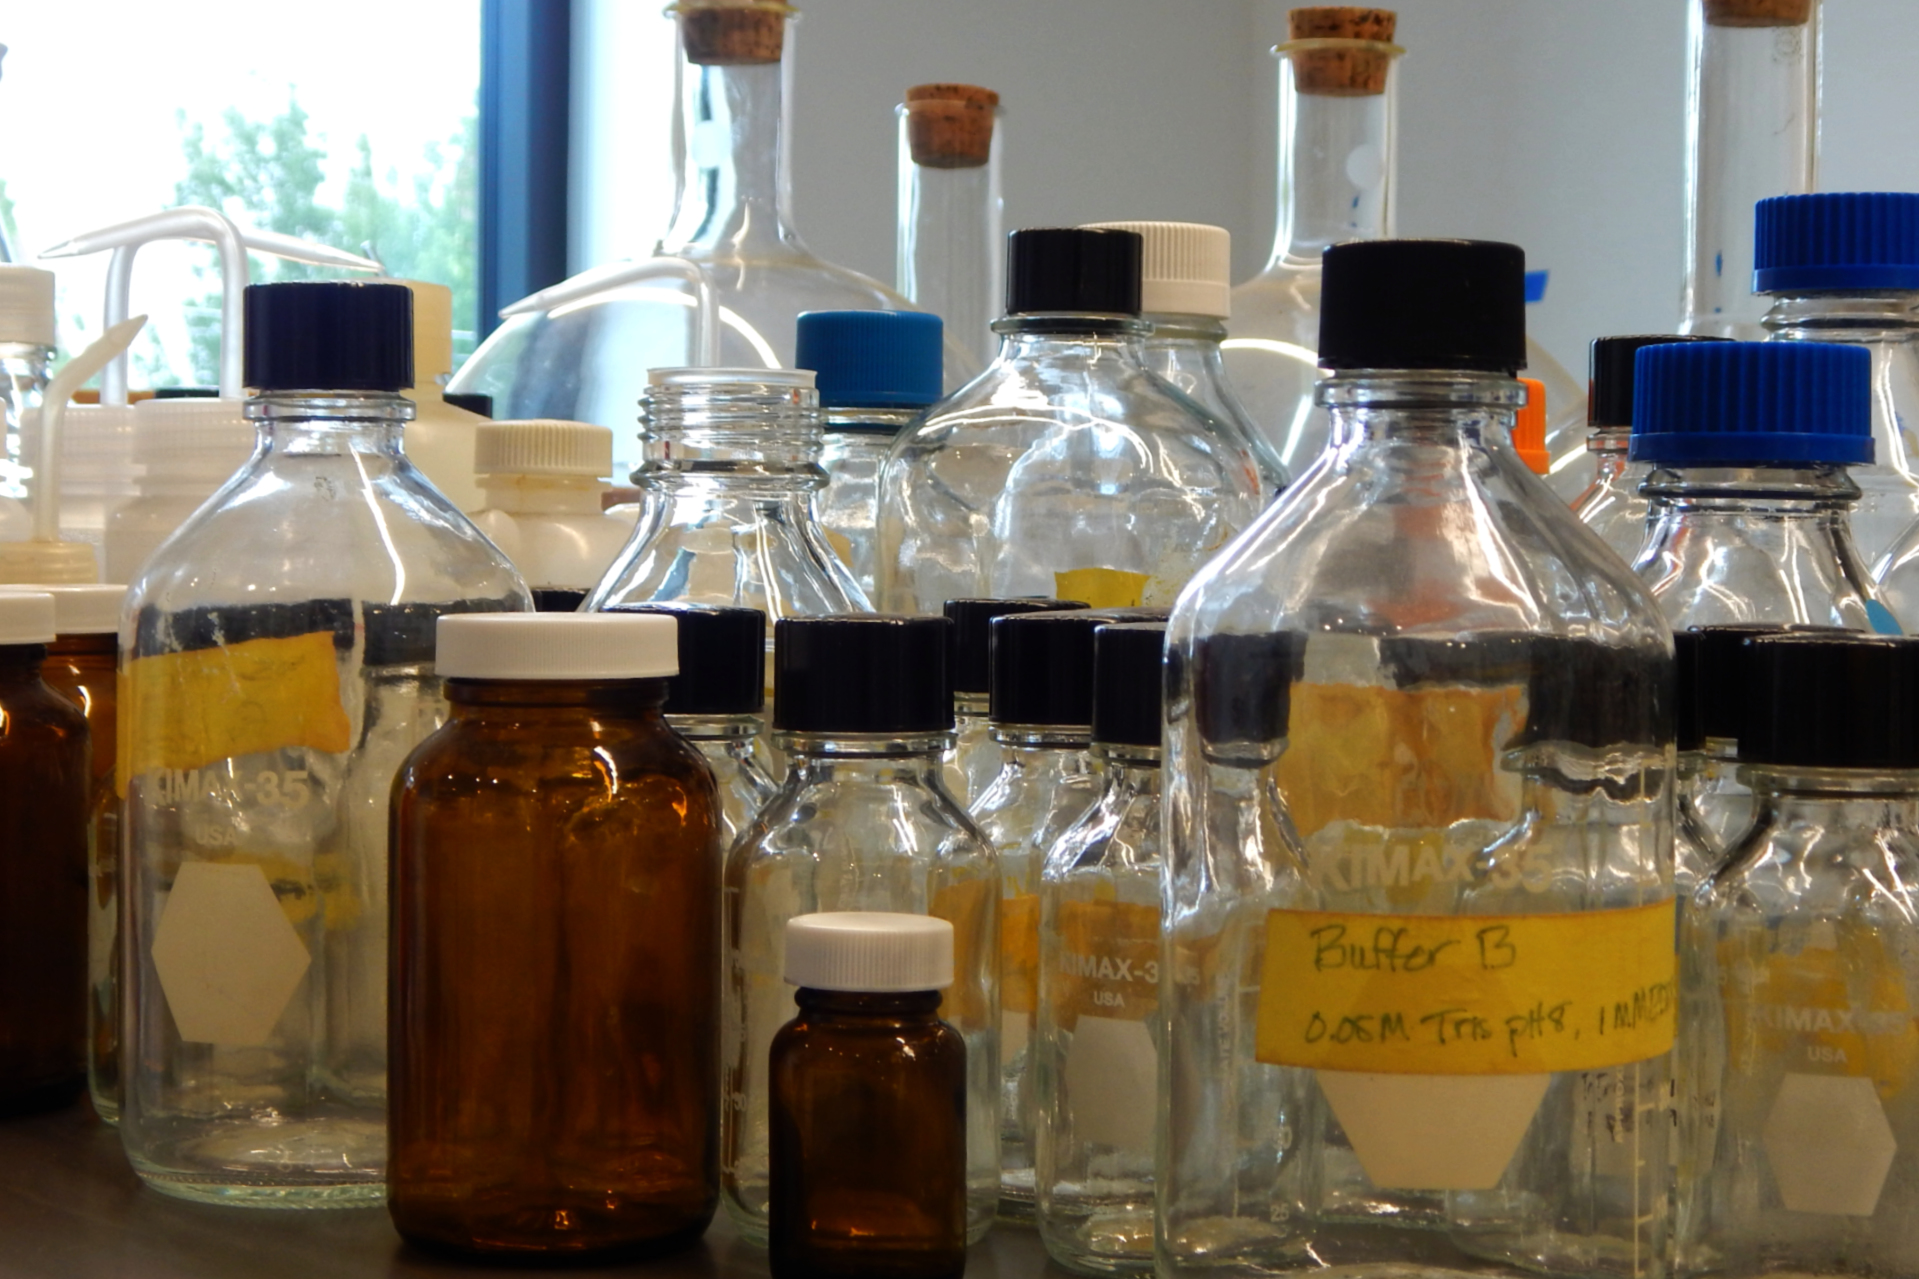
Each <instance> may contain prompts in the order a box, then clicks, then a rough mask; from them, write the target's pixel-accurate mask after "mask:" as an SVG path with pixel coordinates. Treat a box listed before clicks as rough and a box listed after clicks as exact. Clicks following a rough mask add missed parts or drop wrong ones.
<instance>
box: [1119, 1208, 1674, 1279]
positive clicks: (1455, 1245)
mask: <svg viewBox="0 0 1919 1279" xmlns="http://www.w3.org/2000/svg"><path fill="white" fill-rule="evenodd" d="M1301 1225H1302V1226H1305V1227H1306V1228H1304V1229H1296V1230H1288V1229H1286V1227H1285V1225H1284V1224H1283V1223H1281V1222H1265V1221H1260V1220H1256V1219H1250V1218H1244V1217H1239V1218H1233V1217H1218V1218H1210V1219H1207V1218H1202V1219H1196V1220H1189V1221H1187V1222H1185V1223H1184V1224H1183V1225H1182V1226H1181V1227H1180V1229H1179V1231H1178V1235H1177V1237H1175V1238H1173V1239H1169V1240H1166V1241H1164V1242H1163V1243H1162V1244H1161V1245H1160V1255H1159V1265H1158V1267H1157V1269H1158V1273H1159V1274H1160V1275H1162V1276H1166V1277H1167V1279H1172V1277H1174V1276H1185V1277H1187V1279H1200V1277H1201V1276H1205V1277H1206V1279H1216V1277H1221V1276H1227V1275H1232V1276H1248V1277H1250V1276H1264V1275H1285V1274H1293V1273H1297V1272H1301V1271H1311V1272H1313V1275H1314V1279H1467V1277H1468V1276H1471V1277H1473V1279H1487V1277H1488V1276H1493V1275H1512V1276H1523V1275H1532V1274H1539V1273H1550V1274H1553V1275H1555V1276H1559V1279H1576V1277H1578V1276H1589V1277H1591V1279H1602V1277H1610V1279H1626V1277H1628V1276H1631V1277H1634V1279H1661V1277H1662V1276H1665V1275H1667V1274H1669V1273H1670V1267H1669V1266H1668V1265H1667V1262H1666V1257H1665V1256H1664V1254H1663V1252H1662V1251H1661V1250H1660V1249H1659V1248H1658V1247H1657V1246H1656V1245H1655V1244H1651V1243H1649V1244H1648V1246H1647V1247H1646V1248H1645V1249H1644V1250H1642V1251H1641V1252H1640V1253H1639V1255H1637V1256H1635V1255H1633V1249H1632V1248H1631V1247H1630V1245H1629V1244H1627V1243H1626V1242H1625V1241H1623V1240H1612V1239H1595V1238H1593V1237H1592V1236H1577V1237H1566V1236H1557V1235H1554V1234H1553V1233H1552V1232H1545V1233H1542V1234H1539V1235H1532V1234H1526V1233H1522V1232H1516V1231H1515V1232H1493V1231H1488V1232H1485V1233H1483V1234H1481V1233H1476V1232H1475V1233H1471V1234H1468V1235H1466V1237H1464V1238H1456V1237H1454V1235H1453V1234H1452V1233H1450V1232H1444V1231H1438V1230H1430V1229H1422V1228H1417V1227H1414V1228H1406V1227H1403V1226H1394V1225H1390V1224H1387V1223H1384V1222H1375V1223H1369V1224H1364V1225H1361V1224H1352V1225H1341V1224H1338V1223H1333V1222H1326V1221H1323V1220H1322V1221H1320V1222H1317V1223H1304V1222H1302V1223H1301Z"/></svg>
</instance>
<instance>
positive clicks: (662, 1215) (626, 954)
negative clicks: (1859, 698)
mask: <svg viewBox="0 0 1919 1279" xmlns="http://www.w3.org/2000/svg"><path fill="white" fill-rule="evenodd" d="M675 629H676V628H675V624H674V622H673V619H672V618H670V617H658V616H653V617H641V616H634V615H632V614H618V615H612V614H578V613H573V614H525V613H522V614H493V615H470V616H448V617H442V618H441V619H440V621H439V628H438V644H437V651H436V657H435V661H436V664H437V667H438V670H439V673H440V676H441V678H442V679H444V680H445V681H446V684H445V687H446V696H447V701H448V703H449V717H448V720H447V723H446V724H445V725H443V726H442V727H441V728H440V729H439V730H438V731H437V732H435V733H434V734H433V735H432V736H430V737H428V738H427V739H426V740H425V741H423V742H421V743H420V745H419V746H417V747H416V748H414V751H413V753H412V754H411V755H409V756H407V759H406V762H405V763H404V764H403V765H402V766H401V768H400V770H399V774H398V776H397V777H396V779H395V781H394V802H393V921H394V923H393V974H392V990H393V998H394V1003H393V1008H392V1027H393V1039H392V1049H391V1054H390V1064H389V1067H388V1072H389V1079H390V1083H389V1092H390V1101H389V1105H390V1115H389V1123H390V1129H391V1132H392V1151H391V1155H390V1158H389V1165H388V1178H387V1180H388V1185H389V1190H388V1198H387V1211H388V1212H389V1213H390V1214H391V1215H392V1218H393V1224H394V1225H395V1226H396V1227H397V1228H398V1229H399V1232H400V1234H401V1236H402V1237H403V1238H405V1239H407V1240H409V1241H411V1242H413V1243H417V1244H422V1245H425V1246H427V1247H430V1248H437V1249H445V1250H450V1251H453V1252H457V1253H462V1254H466V1255H471V1256H480V1257H493V1258H505V1257H513V1258H526V1257H529V1256H534V1257H538V1256H546V1257H556V1258H557V1257H564V1258H572V1259H582V1260H583V1259H588V1258H610V1257H619V1256H631V1255H640V1254H644V1255H655V1254H658V1253H660V1252H665V1251H669V1250H672V1249H675V1248H677V1247H680V1246H684V1245H686V1244H690V1243H692V1242H693V1241H694V1240H696V1239H697V1238H699V1236H700V1234H701V1233H702V1232H703V1231H704V1230H705V1229H706V1226H707V1223H708V1222H709V1221H710V1220H711V1219H712V1216H713V1209H714V1207H715V1206H716V1204H717V1203H718V1201H719V1165H718V1161H717V1160H716V1158H715V1149H716V1140H717V1135H718V1133H717V1130H718V1126H719V1100H720V1099H719V1069H718V1065H719V1063H718V1052H719V993H720V992H719V976H720V962H719V961H720V945H719V911H720V849H719V828H720V822H719V796H718V794H717V793H716V791H715V789H714V785H713V776H712V773H711V772H710V771H709V770H708V769H707V767H706V763H705V761H704V760H702V759H701V758H700V755H699V753H698V752H697V751H695V750H694V749H693V748H692V747H691V746H690V745H688V744H687V743H686V742H685V741H683V740H682V739H681V738H680V737H679V736H678V735H677V734H676V733H674V731H673V730H672V728H671V727H670V726H669V725H668V723H667V721H666V718H665V716H664V715H662V714H661V710H660V707H661V703H662V702H663V701H664V700H665V698H666V694H667V680H668V679H669V678H670V677H672V675H673V674H674V672H675V671H676V670H677V669H678V659H677V647H678V642H677V639H676V636H675Z"/></svg>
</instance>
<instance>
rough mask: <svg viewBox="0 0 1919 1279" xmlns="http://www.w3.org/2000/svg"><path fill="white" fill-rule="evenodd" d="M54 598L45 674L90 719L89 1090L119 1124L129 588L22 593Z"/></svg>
mask: <svg viewBox="0 0 1919 1279" xmlns="http://www.w3.org/2000/svg"><path fill="white" fill-rule="evenodd" d="M7 590H26V591H38V592H44V593H46V594H48V595H51V596H52V597H53V624H54V630H55V632H56V635H55V638H54V641H53V643H51V644H49V645H48V646H47V660H46V661H45V663H43V664H42V666H41V668H40V674H41V677H42V678H43V679H45V680H46V682H47V685H48V687H50V688H53V689H56V690H58V691H59V692H62V693H65V694H66V695H67V698H68V699H69V700H70V701H72V702H73V703H74V704H75V705H76V706H78V707H79V708H80V713H81V714H82V715H84V716H86V720H87V741H88V744H89V745H88V749H89V758H90V760H91V765H90V767H91V772H90V773H89V777H90V779H91V781H90V783H89V786H88V792H87V1090H88V1093H89V1095H90V1097H91V1100H92V1102H93V1112H94V1113H95V1114H96V1115H98V1116H100V1118H102V1119H104V1120H105V1121H106V1122H108V1123H110V1124H113V1123H118V1122H119V1121H120V795H119V792H118V790H117V789H116V788H115V786H114V784H113V765H114V757H115V754H116V752H117V751H118V749H119V733H118V729H119V700H120V699H119V689H118V686H117V679H116V671H117V670H118V667H119V659H120V606H121V604H122V603H124V602H125V600H126V597H127V588H126V587H124V586H24V587H0V591H7Z"/></svg>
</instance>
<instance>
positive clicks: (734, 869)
mask: <svg viewBox="0 0 1919 1279" xmlns="http://www.w3.org/2000/svg"><path fill="white" fill-rule="evenodd" d="M946 631H947V622H946V619H944V618H940V617H889V616H884V615H874V614H871V613H864V614H849V615H845V616H840V617H798V618H794V617H789V618H783V619H781V620H780V622H779V623H778V624H777V626H776V627H775V628H774V649H775V665H774V681H775V682H774V699H773V728H774V733H775V740H776V741H777V742H778V744H779V746H780V747H781V749H782V750H783V751H785V752H786V755H787V759H788V771H787V774H786V780H785V782H784V783H782V784H781V786H780V789H779V790H778V791H777V792H776V793H775V794H774V795H773V798H772V799H770V800H768V801H767V804H766V806H765V807H764V808H763V809H761V810H760V815H759V817H758V818H757V819H755V820H754V822H753V824H752V825H751V826H749V827H747V829H746V832H745V834H743V835H742V836H741V837H740V838H739V840H738V842H736V843H735V844H734V845H733V848H732V851H731V852H729V853H728V854H727V858H726V871H725V877H724V883H723V897H724V906H723V909H722V911H721V917H720V936H721V946H722V951H723V962H724V964H725V978H724V980H723V982H722V985H721V1018H720V1027H721V1031H720V1070H721V1085H722V1095H723V1102H722V1109H721V1114H720V1194H721V1201H722V1202H723V1203H724V1204H725V1205H726V1209H727V1214H728V1215H729V1216H730V1217H732V1219H733V1221H734V1224H735V1225H736V1226H737V1227H738V1228H739V1230H740V1232H741V1233H742V1234H744V1235H745V1236H746V1237H748V1238H749V1239H754V1240H757V1241H760V1242H764V1241H765V1240H766V1238H767V1233H768V1204H769V1200H768V1195H769V1187H768V1175H769V1173H768V1168H769V1164H768V1160H769V1158H770V1154H769V1147H768V1141H769V1135H768V1127H767V1125H768V1114H769V1111H768V1104H769V1101H768V1097H769V1084H768V1078H767V1066H768V1061H769V1053H770V1052H771V1049H772V1044H773V1037H774V1035H775V1034H777V1033H778V1032H779V1029H780V1027H781V1026H783V1025H785V1024H786V1023H787V1022H789V1021H791V1020H792V1019H793V1016H794V1010H795V1005H794V1001H793V989H794V988H793V986H792V985H791V984H790V983H788V982H787V981H785V980H784V977H783V975H782V974H783V972H784V969H783V957H784V953H785V950H784V948H785V945H786V925H787V921H788V920H790V919H793V918H794V917H795V916H799V915H808V914H813V913H815V912H818V911H891V912H898V913H903V914H918V915H937V916H939V917H940V918H942V919H945V920H947V921H949V922H950V923H951V924H952V925H953V934H954V948H955V949H954V955H955V960H954V969H953V972H954V980H953V984H952V985H951V986H948V987H946V988H945V989H944V990H943V991H942V992H941V993H942V1002H941V1004H940V1012H941V1016H942V1018H943V1019H944V1020H945V1021H946V1022H947V1024H949V1025H950V1026H952V1028H953V1029H954V1030H957V1031H958V1032H959V1033H960V1036H961V1038H963V1039H964V1040H965V1041H966V1236H967V1239H968V1240H969V1241H972V1242H977V1241H978V1240H979V1239H981V1238H982V1237H984V1236H985V1234H986V1232H987V1230H988V1229H990V1228H991V1227H992V1224H993V1209H994V1205H995V1204H996V1203H997V1202H998V1199H999V1087H998V1084H999V1069H998V1064H999V1036H998V1030H999V985H998V977H999V920H1000V900H999V869H998V861H997V859H996V857H995V856H994V853H993V847H992V845H991V844H989V843H987V842H986V840H985V838H984V837H983V836H982V835H981V834H980V832H979V828H978V827H976V826H975V825H974V824H973V823H972V821H971V820H970V819H969V818H968V817H967V816H966V813H965V811H964V810H963V809H961V808H960V806H959V802H958V801H957V800H956V799H954V797H953V795H952V792H951V791H949V790H948V789H947V788H946V780H945V774H944V768H943V766H942V764H941V759H940V757H941V753H942V752H943V751H944V750H945V748H946V746H947V744H948V743H949V742H950V741H951V739H952V731H953V704H952V697H951V693H950V692H949V691H948V687H947V681H946Z"/></svg>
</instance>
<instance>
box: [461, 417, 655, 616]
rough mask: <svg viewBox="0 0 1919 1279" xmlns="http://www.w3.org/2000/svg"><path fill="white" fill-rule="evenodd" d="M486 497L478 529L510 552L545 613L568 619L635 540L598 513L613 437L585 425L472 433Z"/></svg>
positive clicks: (621, 523) (498, 427)
mask: <svg viewBox="0 0 1919 1279" xmlns="http://www.w3.org/2000/svg"><path fill="white" fill-rule="evenodd" d="M473 437H474V454H473V456H474V463H473V464H474V466H475V467H477V468H478V471H477V474H476V476H475V478H476V479H477V480H478V481H479V484H480V489H481V491H482V492H483V494H484V496H483V498H482V499H481V503H480V509H479V510H478V511H476V512H474V514H473V523H474V525H475V526H476V527H477V528H478V529H479V530H480V531H481V532H482V533H484V534H486V535H487V536H488V537H490V538H492V539H493V544H494V545H495V546H497V547H499V548H500V549H501V550H502V551H505V552H506V557H507V558H508V559H510V560H512V561H513V567H515V568H517V569H519V570H520V576H521V577H523V578H525V579H526V584H527V586H528V587H530V588H531V589H532V591H533V604H534V607H536V608H537V609H539V611H541V612H543V613H570V612H572V611H573V610H574V609H576V608H578V607H579V606H580V601H582V600H584V599H585V598H586V593H587V592H588V591H590V590H592V589H593V586H594V584H595V583H597V582H598V581H599V580H600V578H602V577H603V576H605V574H606V570H607V568H608V566H610V565H611V564H612V563H613V557H614V556H615V555H618V554H619V553H620V548H621V547H622V546H625V545H626V539H627V538H628V537H629V536H631V534H632V532H633V525H632V523H631V521H629V520H626V519H623V518H622V517H620V516H619V515H614V514H609V513H607V512H606V511H604V510H602V509H601V502H600V499H601V496H602V495H603V494H604V493H605V492H606V487H607V486H606V480H605V478H604V477H605V476H606V475H607V474H609V473H610V472H611V471H612V469H613V432H611V431H609V430H607V429H606V428H605V427H603V426H593V425H591V424H589V423H586V422H486V421H482V422H481V423H480V424H479V426H478V427H476V428H475V429H474V431H473Z"/></svg>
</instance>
